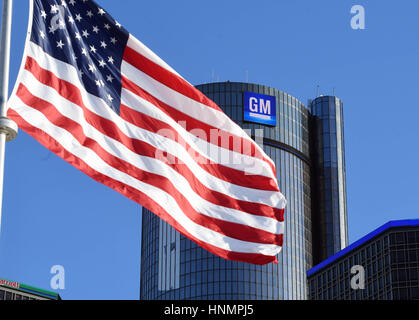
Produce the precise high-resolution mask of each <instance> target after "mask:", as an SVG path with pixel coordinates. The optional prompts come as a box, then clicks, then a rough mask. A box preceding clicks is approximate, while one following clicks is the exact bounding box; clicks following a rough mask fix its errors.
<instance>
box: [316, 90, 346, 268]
mask: <svg viewBox="0 0 419 320" xmlns="http://www.w3.org/2000/svg"><path fill="white" fill-rule="evenodd" d="M311 123H312V126H311V132H312V134H313V139H312V140H311V141H312V148H311V153H312V164H313V173H314V174H313V184H314V187H313V190H314V193H315V195H314V196H313V200H314V201H313V230H314V231H313V243H314V246H313V247H314V248H313V249H314V251H315V252H314V253H313V256H314V261H313V262H314V264H318V263H320V262H321V261H323V260H325V259H327V258H328V257H330V256H332V255H333V254H335V253H336V252H338V251H340V250H342V249H343V248H345V247H346V246H347V245H348V227H347V225H348V222H347V213H346V167H345V140H344V132H343V131H344V130H343V104H342V101H341V100H340V99H339V98H336V97H331V96H321V97H318V98H316V99H315V100H313V101H312V102H311Z"/></svg>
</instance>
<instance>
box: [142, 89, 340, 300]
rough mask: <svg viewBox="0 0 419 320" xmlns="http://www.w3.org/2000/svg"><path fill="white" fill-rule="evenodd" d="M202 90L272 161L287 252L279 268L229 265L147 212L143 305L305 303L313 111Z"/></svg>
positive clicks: (283, 99)
mask: <svg viewBox="0 0 419 320" xmlns="http://www.w3.org/2000/svg"><path fill="white" fill-rule="evenodd" d="M197 88H198V89H199V90H201V91H202V92H203V93H204V94H205V95H206V96H208V97H209V98H210V99H212V100H213V101H215V102H216V103H217V104H218V105H219V106H220V107H221V108H222V109H223V110H224V112H225V113H226V114H227V115H228V116H229V117H230V118H231V119H233V120H234V121H235V122H236V123H237V124H239V125H240V126H241V127H242V128H244V129H250V130H251V132H250V134H251V135H252V136H254V137H256V140H260V141H262V142H263V148H264V150H265V152H266V154H267V155H268V156H269V157H271V158H272V160H273V161H274V162H275V164H276V168H277V175H278V177H277V178H278V183H279V186H280V188H281V191H282V193H283V194H284V195H285V196H286V198H287V201H288V204H287V207H286V212H285V235H284V245H283V250H282V251H281V253H279V254H278V261H279V263H278V264H273V263H271V264H268V265H264V266H256V265H252V264H248V263H242V262H236V261H228V260H225V259H222V258H219V257H217V256H215V255H213V254H211V253H209V252H208V251H206V250H204V249H202V248H201V247H199V246H198V245H196V244H195V243H194V242H193V241H191V240H189V239H187V238H185V237H184V236H182V235H181V234H179V233H178V232H177V231H175V230H174V229H173V228H172V227H171V226H170V225H168V224H167V223H166V222H164V221H162V220H161V219H159V218H158V217H157V216H155V215H154V214H153V213H151V212H149V211H148V210H145V209H144V210H143V221H142V255H141V285H140V298H141V299H252V300H256V299H284V300H285V299H296V300H297V299H307V279H306V272H307V270H309V269H310V268H311V267H312V266H313V255H312V250H313V242H312V214H313V212H312V203H315V202H314V201H312V194H313V193H312V188H313V186H315V185H316V184H315V183H314V181H312V175H313V174H316V173H315V171H314V168H313V167H312V159H311V153H310V145H317V144H310V140H311V136H312V132H311V131H310V130H311V129H310V119H311V115H310V111H309V110H308V109H307V108H306V107H305V106H304V105H303V104H302V103H301V102H300V101H298V99H296V98H295V97H292V96H291V95H289V94H287V93H285V92H282V91H280V90H277V89H274V88H271V87H267V86H262V85H256V84H249V83H237V82H223V83H209V84H203V85H199V86H197ZM260 136H263V138H261V137H260ZM342 148H343V145H342ZM342 148H341V150H342ZM339 157H343V155H340V156H339ZM315 216H321V214H316V215H315Z"/></svg>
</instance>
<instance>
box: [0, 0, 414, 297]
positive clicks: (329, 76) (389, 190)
mask: <svg viewBox="0 0 419 320" xmlns="http://www.w3.org/2000/svg"><path fill="white" fill-rule="evenodd" d="M14 2H15V6H14V15H13V19H14V20H13V34H12V57H11V74H10V90H12V87H13V85H14V82H15V80H16V76H17V72H18V69H19V66H20V61H21V58H22V53H23V46H24V40H25V34H26V29H27V20H28V1H27V0H15V1H14ZM97 2H98V3H99V4H100V5H102V6H103V7H104V8H105V9H106V10H107V11H108V12H109V13H110V14H111V15H113V16H114V17H115V18H116V19H117V20H118V21H119V22H120V23H121V24H122V25H124V27H125V28H126V29H127V30H128V31H129V32H131V33H132V34H133V35H134V36H136V37H137V38H138V39H140V40H141V41H142V42H144V43H145V44H146V45H147V46H149V47H150V48H151V49H152V50H153V51H155V52H156V53H157V54H158V55H159V56H160V57H162V58H163V59H164V60H165V61H166V62H168V63H169V64H170V65H171V66H172V67H173V68H174V69H175V70H177V71H178V72H179V73H180V74H182V75H183V76H184V77H185V78H186V79H187V80H188V81H190V82H191V83H192V84H199V83H204V82H210V81H211V80H213V79H214V80H220V81H226V80H230V81H246V70H248V74H249V82H253V83H259V84H264V85H269V86H272V87H275V88H278V89H280V90H283V91H286V92H288V93H289V94H291V95H294V96H296V97H297V98H299V99H300V100H301V101H302V102H304V103H306V102H307V100H308V99H310V98H314V96H315V94H316V87H317V85H319V86H320V93H321V94H324V95H331V94H332V91H333V88H335V92H336V95H337V96H339V97H340V98H341V99H342V100H343V102H344V115H345V143H346V164H347V192H348V213H349V215H348V216H349V235H350V242H351V243H352V242H354V241H356V240H357V239H359V238H360V237H362V236H363V235H365V234H367V233H368V232H370V231H372V230H373V229H375V228H377V227H379V226H380V225H382V224H384V223H386V222H387V221H389V220H397V219H409V218H418V217H419V212H418V211H419V210H418V205H417V201H418V185H417V183H418V181H419V166H418V162H419V148H418V147H419V142H418V140H419V125H418V119H419V102H418V101H419V99H418V91H419V86H418V84H419V81H418V75H419V41H418V39H419V19H418V12H419V2H417V1H410V0H402V1H397V2H394V1H377V0H375V1H372V0H371V1H361V0H355V1H348V0H340V1H336V0H320V1H311V0H297V1H285V0H271V1H267V0H260V1H247V0H229V1H225V0H212V1H196V0H176V1H169V0H154V1H138V0H123V1H114V0H98V1H97ZM357 4H361V5H363V6H364V8H365V22H366V29H365V30H353V29H352V28H351V25H350V21H351V18H352V15H351V12H350V10H351V7H352V6H353V5H357ZM213 75H214V76H213ZM3 206H4V208H3V221H2V230H1V236H0V277H2V278H7V279H10V280H14V281H20V282H23V283H26V284H29V285H33V286H37V287H40V288H43V289H50V279H51V277H52V275H51V274H50V269H51V267H52V266H54V265H62V266H64V268H65V272H66V277H65V280H66V283H65V289H64V290H60V291H58V292H59V293H60V294H61V296H62V297H63V298H64V299H138V297H139V273H140V248H141V247H140V241H141V238H140V232H141V231H140V230H141V214H140V206H139V205H137V204H135V203H134V202H132V201H130V200H128V199H126V198H124V197H123V196H121V195H120V194H118V193H117V192H115V191H112V190H111V189H109V188H107V187H105V186H103V185H101V184H99V183H96V182H95V181H93V180H91V179H90V178H88V177H87V176H85V175H84V174H82V173H81V172H79V171H77V170H76V169H75V168H73V167H72V166H70V165H69V164H67V163H66V162H65V161H63V160H61V159H60V158H58V157H57V156H55V155H54V154H52V153H51V152H49V151H48V150H47V149H45V148H43V147H42V146H41V145H40V144H38V143H37V142H36V141H35V140H34V139H32V138H31V137H29V136H28V135H27V134H25V133H24V132H20V133H19V136H18V138H17V139H16V140H15V141H13V142H11V143H9V144H8V145H7V150H6V166H5V184H4V200H3Z"/></svg>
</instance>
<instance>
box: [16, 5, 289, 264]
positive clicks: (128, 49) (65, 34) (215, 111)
mask: <svg viewBox="0 0 419 320" xmlns="http://www.w3.org/2000/svg"><path fill="white" fill-rule="evenodd" d="M30 3H31V7H30V10H31V11H30V23H29V33H28V38H27V41H26V46H25V53H24V57H23V62H22V67H21V70H20V73H19V76H18V79H17V82H16V85H15V89H14V91H13V94H12V96H11V98H10V100H9V102H8V108H9V109H8V116H9V117H10V118H12V119H13V120H14V121H16V122H17V123H18V125H19V127H20V128H21V129H23V130H24V131H25V132H27V133H28V134H30V135H31V136H32V137H34V138H35V139H36V140H37V141H39V142H40V143H41V144H43V145H44V146H45V147H46V148H48V149H49V150H51V151H52V152H54V153H56V154H57V155H58V156H60V157H61V158H63V159H64V160H66V161H67V162H69V163H70V164H72V165H73V166H75V167H76V168H78V169H79V170H81V171H82V172H84V173H85V174H87V175H89V176H90V177H92V178H93V179H95V180H96V181H98V182H100V183H103V184H105V185H107V186H109V187H110V188H112V189H114V190H116V191H118V192H120V193H121V194H123V195H125V196H126V197H128V198H130V199H132V200H134V201H135V202H137V203H139V204H140V205H142V206H144V207H145V208H147V209H149V210H151V211H153V212H154V213H155V214H157V215H158V216H159V217H160V218H162V219H163V220H165V221H167V222H168V223H169V224H171V225H172V226H173V227H174V228H175V229H176V230H177V231H179V232H180V233H182V234H183V235H185V236H186V237H188V238H190V239H191V240H193V241H195V242H196V243H198V244H199V245H201V246H202V247H203V248H205V249H207V250H208V251H210V252H212V253H214V254H216V255H219V256H221V257H223V258H226V259H229V260H237V261H244V262H249V263H254V264H266V263H269V262H277V260H276V255H277V254H278V253H279V252H280V250H281V247H282V243H283V228H284V208H285V204H286V200H285V198H284V196H283V195H282V194H281V192H280V190H279V188H278V183H277V179H276V170H275V165H274V163H273V161H272V160H271V159H270V158H269V157H268V156H267V155H266V154H265V153H264V152H263V150H262V149H261V147H260V146H258V145H257V144H256V143H255V142H254V141H253V140H252V139H251V138H250V137H249V135H248V134H247V133H246V132H245V131H244V130H242V129H241V128H240V127H239V126H238V125H237V124H235V123H234V122H233V121H232V120H231V119H229V118H228V117H227V116H226V115H225V114H224V113H223V112H222V110H221V109H220V108H219V107H218V106H217V105H216V104H215V103H214V102H213V101H211V100H210V99H208V98H207V97H206V96H204V95H203V94H202V93H201V92H200V91H199V90H197V89H196V88H194V87H193V86H192V85H191V84H190V83H188V82H187V81H186V80H185V79H183V78H182V77H181V76H180V75H179V74H178V73H177V72H176V71H175V70H173V69H172V68H171V67H170V66H168V65H167V64H166V63H165V62H164V61H163V60H162V59H160V58H159V57H158V56H157V55H156V54H154V53H153V52H152V51H151V50H150V49H148V48H147V47H146V46H145V45H144V44H142V43H141V42H140V41H139V40H137V39H136V38H135V37H133V36H132V35H131V34H130V33H128V31H127V30H125V29H124V28H123V27H122V26H121V24H120V23H119V22H118V21H116V20H115V19H114V18H112V17H111V16H110V15H109V13H108V12H106V11H105V10H104V9H103V8H101V7H100V6H99V5H98V4H97V3H95V2H94V1H92V0H78V1H76V0H67V1H61V0H32V1H31V2H30ZM124 5H125V6H127V7H129V2H126V3H125V2H124ZM128 10H129V9H128ZM226 141H227V142H226ZM226 159H227V160H226Z"/></svg>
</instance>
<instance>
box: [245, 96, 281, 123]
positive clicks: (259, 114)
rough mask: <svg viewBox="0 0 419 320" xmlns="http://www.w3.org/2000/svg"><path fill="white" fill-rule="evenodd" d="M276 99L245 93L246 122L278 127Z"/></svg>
mask: <svg viewBox="0 0 419 320" xmlns="http://www.w3.org/2000/svg"><path fill="white" fill-rule="evenodd" d="M275 101H276V100H275V97H273V96H267V95H264V94H259V93H253V92H245V93H244V116H243V119H244V121H250V122H256V123H261V124H264V125H268V126H276V103H275Z"/></svg>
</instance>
